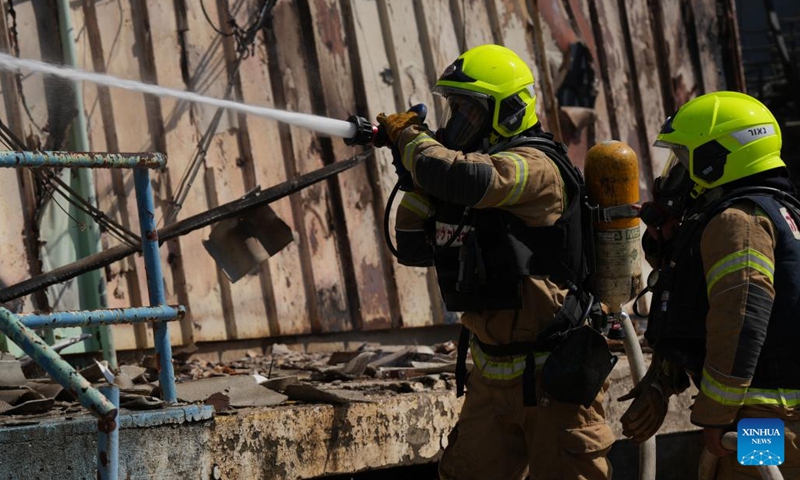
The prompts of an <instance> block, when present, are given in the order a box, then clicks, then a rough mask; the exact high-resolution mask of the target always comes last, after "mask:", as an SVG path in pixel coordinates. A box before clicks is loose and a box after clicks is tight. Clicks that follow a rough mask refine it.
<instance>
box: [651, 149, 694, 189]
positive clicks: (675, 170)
mask: <svg viewBox="0 0 800 480" xmlns="http://www.w3.org/2000/svg"><path fill="white" fill-rule="evenodd" d="M653 146H655V147H663V148H669V149H670V154H669V158H668V159H667V161H666V163H665V164H664V169H663V170H662V171H661V175H660V178H661V180H660V185H659V187H660V189H661V190H662V191H663V192H671V191H675V190H677V189H679V188H682V187H684V186H685V185H686V183H687V182H688V180H689V149H688V148H686V146H684V145H676V144H671V143H666V142H662V141H657V142H655V143H654V144H653Z"/></svg>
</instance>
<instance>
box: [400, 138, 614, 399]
mask: <svg viewBox="0 0 800 480" xmlns="http://www.w3.org/2000/svg"><path fill="white" fill-rule="evenodd" d="M521 146H530V147H533V148H536V149H537V150H540V151H541V152H543V153H544V154H546V155H547V157H548V158H549V159H550V160H551V161H553V162H554V163H555V164H556V166H557V168H558V170H559V172H560V173H561V176H562V178H563V181H564V184H565V187H566V190H567V192H568V202H567V206H566V208H565V211H564V212H563V214H562V217H561V218H559V220H557V221H556V223H555V224H554V225H552V226H547V227H528V226H526V225H524V223H523V222H522V220H521V219H519V218H517V217H516V216H514V215H512V214H511V213H509V212H506V211H503V210H499V209H479V210H476V209H472V208H470V207H463V206H462V207H461V212H460V215H459V220H458V225H457V226H456V227H455V229H454V230H453V231H452V234H451V236H450V238H448V239H447V240H446V241H445V242H444V243H443V244H442V245H436V242H435V241H433V242H432V243H433V246H432V257H433V259H434V261H437V260H441V259H442V258H444V257H446V256H448V255H450V256H451V265H452V261H453V258H452V257H454V256H455V255H457V261H458V277H457V280H455V281H450V282H448V281H443V280H442V279H443V275H440V276H439V280H440V289H441V290H442V295H443V297H444V299H445V304H446V305H447V306H448V310H452V311H466V310H482V309H519V308H520V307H521V297H518V296H519V295H520V292H519V287H518V286H519V282H520V281H521V279H522V278H523V277H524V276H529V275H547V276H548V277H549V278H550V279H551V280H552V281H553V282H555V283H556V284H557V285H559V286H561V287H562V288H565V289H567V290H568V294H567V296H566V298H565V301H564V304H563V305H562V307H561V309H560V310H559V311H558V313H557V314H556V318H555V321H554V323H553V325H551V326H550V327H548V328H547V329H546V330H545V331H543V332H542V333H541V334H540V335H539V337H538V338H537V340H536V341H533V342H517V343H512V344H506V345H488V344H485V343H483V342H480V341H479V340H478V339H477V338H474V337H473V338H472V341H473V342H476V343H477V344H478V346H479V347H480V348H481V349H482V350H483V351H484V352H485V353H486V354H488V355H490V356H495V357H504V356H518V355H525V357H526V367H525V370H524V373H523V397H524V402H525V405H536V393H535V378H534V375H535V371H536V365H535V360H534V352H537V351H538V352H543V351H548V352H551V353H550V356H549V357H548V361H547V362H546V363H545V366H544V369H543V372H542V374H543V384H544V389H545V391H547V393H548V394H549V395H550V396H551V397H553V398H555V399H556V400H559V401H564V402H569V403H578V404H583V405H586V406H588V405H589V404H591V402H592V401H593V400H594V398H595V396H596V395H597V392H598V391H599V390H600V388H602V384H603V382H604V380H605V378H606V377H607V375H608V374H609V373H610V371H611V369H612V368H613V365H614V362H613V360H614V358H613V356H612V355H610V353H609V351H608V347H607V345H606V343H605V339H604V338H603V337H602V335H601V334H600V333H599V332H598V331H597V330H598V329H599V327H600V325H598V323H599V320H598V319H599V318H601V317H602V311H601V310H600V305H599V302H596V301H595V298H594V296H593V295H592V293H591V291H590V288H589V287H588V285H589V282H588V279H589V276H590V274H591V273H592V272H593V271H594V244H593V234H592V229H593V226H592V220H593V219H596V218H598V216H601V215H604V216H606V217H608V216H613V215H615V213H614V212H611V211H603V212H600V211H599V209H598V208H597V207H595V206H592V205H590V204H589V201H588V197H587V193H586V187H585V182H584V179H583V174H582V173H581V171H580V170H579V169H578V168H577V167H575V166H574V165H573V164H572V162H571V161H570V160H569V158H568V157H567V150H566V147H565V146H564V145H563V144H561V143H558V142H555V141H553V139H552V135H551V134H549V133H546V132H542V131H541V130H539V129H532V130H529V131H527V132H524V133H523V134H520V135H518V136H516V137H514V138H511V139H508V140H506V141H501V142H500V143H497V144H495V145H494V146H492V147H491V148H488V149H486V151H487V153H489V154H491V153H493V152H498V151H501V150H508V149H512V148H516V147H521ZM393 155H394V156H395V157H394V158H395V160H394V163H395V167H396V168H398V170H399V171H400V170H401V169H400V168H399V167H398V166H397V163H396V162H399V151H397V149H396V148H394V149H393ZM398 190H404V191H410V190H413V182H408V183H404V182H403V177H402V176H400V177H399V178H398V182H397V184H396V185H395V187H394V188H393V190H392V193H391V194H390V196H389V199H388V202H387V203H388V204H387V207H386V213H385V216H384V233H385V237H386V239H387V243H388V246H389V250H390V251H391V252H392V254H393V255H395V256H396V257H398V258H401V253H400V252H398V251H397V249H396V248H395V246H394V245H392V243H391V240H390V232H389V212H390V211H391V206H392V204H393V202H394V198H395V195H396V193H397V191H398ZM481 218H483V219H486V218H492V219H497V220H496V224H497V225H499V227H500V228H499V230H500V231H502V232H505V235H504V239H505V240H506V244H505V245H504V246H503V248H502V249H501V250H504V251H507V252H509V254H510V255H511V256H512V257H513V260H514V262H515V264H516V268H514V269H513V270H510V271H511V272H512V273H511V274H510V275H514V276H516V278H515V279H514V280H513V282H514V284H515V285H516V286H517V287H516V291H515V292H514V294H515V295H516V296H517V297H516V298H513V299H509V298H506V299H501V300H500V301H499V302H495V303H494V304H492V305H491V306H489V307H487V306H482V307H480V308H478V307H477V306H476V305H475V302H476V301H477V300H476V299H481V298H483V299H485V298H486V297H487V295H485V294H482V293H481V291H480V290H479V288H480V286H481V282H485V281H486V280H487V279H486V273H487V266H486V263H485V262H484V260H486V257H485V256H483V254H484V253H485V252H482V251H481V249H480V244H479V242H478V241H477V235H480V233H479V232H477V230H480V228H477V229H476V228H473V227H474V226H475V225H476V222H480V219H481ZM476 219H477V220H476ZM467 226H469V227H470V228H469V230H468V231H467V232H466V233H465V234H464V235H462V233H463V232H464V231H465V229H466V228H467ZM427 230H428V231H429V232H430V228H428V229H427ZM457 239H463V243H462V244H461V245H460V246H458V245H457V248H458V253H457V254H455V255H454V252H452V250H453V248H451V247H453V246H454V243H455V241H456V240H457ZM454 248H455V247H454ZM404 263H407V264H408V262H404ZM489 263H490V262H489ZM437 271H438V268H437ZM488 283H490V284H491V282H488ZM503 290H508V289H506V288H503ZM511 290H513V288H512V289H511ZM503 302H505V304H503ZM587 318H592V320H593V321H592V325H591V326H586V328H580V327H581V326H582V325H583V324H584V321H585V320H586V319H587ZM567 338H570V341H569V342H565V341H564V340H566V339H567ZM469 344H470V332H469V330H467V329H466V328H463V329H462V332H461V336H460V339H459V342H458V361H457V364H456V384H457V385H456V393H457V395H458V396H461V395H462V394H463V392H464V386H465V382H466V373H467V370H466V357H467V349H468V347H469ZM562 345H563V347H562V348H559V346H562ZM578 363H580V367H581V368H575V367H576V364H578Z"/></svg>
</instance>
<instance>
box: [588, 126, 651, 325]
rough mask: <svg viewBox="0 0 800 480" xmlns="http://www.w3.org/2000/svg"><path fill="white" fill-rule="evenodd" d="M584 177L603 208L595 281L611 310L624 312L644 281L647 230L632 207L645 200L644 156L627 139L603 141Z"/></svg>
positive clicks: (591, 155)
mask: <svg viewBox="0 0 800 480" xmlns="http://www.w3.org/2000/svg"><path fill="white" fill-rule="evenodd" d="M584 176H585V177H586V187H587V193H588V195H589V202H590V203H592V204H593V205H596V206H598V207H599V210H600V212H601V215H600V218H598V219H595V222H594V244H595V270H596V271H595V274H594V276H593V278H592V286H593V289H594V292H595V294H596V295H597V296H598V297H599V298H600V301H601V302H603V303H604V304H605V305H606V306H607V307H608V309H609V313H611V314H614V313H619V312H621V310H622V306H623V305H625V304H626V303H628V302H629V301H631V300H632V299H633V298H634V297H635V296H636V294H637V293H638V292H639V290H640V289H641V283H642V255H641V253H640V252H641V230H640V229H639V218H638V217H636V215H635V212H636V211H635V210H634V209H633V208H632V205H633V204H638V202H639V159H638V158H637V156H636V152H634V151H633V149H632V148H631V147H630V146H628V145H627V144H625V143H623V142H620V141H616V140H611V141H607V142H601V143H598V144H597V145H595V146H593V147H592V148H590V149H589V151H588V152H587V153H586V162H585V164H584ZM610 207H617V208H611V210H609V208H610ZM603 212H605V213H606V215H605V216H604V215H603Z"/></svg>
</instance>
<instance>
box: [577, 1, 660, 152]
mask: <svg viewBox="0 0 800 480" xmlns="http://www.w3.org/2000/svg"><path fill="white" fill-rule="evenodd" d="M589 8H590V15H591V17H590V18H591V20H592V26H593V28H594V29H595V31H599V32H601V33H600V35H599V38H598V39H597V40H596V43H597V45H598V57H599V68H600V70H601V72H602V76H601V82H602V85H603V88H604V89H605V94H606V106H607V108H608V117H609V123H610V129H611V137H612V138H613V139H616V140H620V141H623V142H625V143H627V144H628V145H630V146H631V148H633V149H634V151H636V152H637V154H639V155H640V156H641V152H642V148H643V147H644V146H643V145H642V142H641V136H640V134H639V130H638V129H639V124H638V122H637V118H636V111H635V107H634V98H633V89H632V85H631V68H630V64H629V60H628V59H629V55H628V48H629V46H628V45H627V44H626V42H627V41H629V39H628V38H626V37H625V35H624V34H623V32H622V23H621V18H622V17H621V15H624V14H625V12H620V10H619V2H617V1H616V0H590V1H589ZM601 40H602V41H601ZM601 45H602V47H600V46H601ZM644 148H646V147H644Z"/></svg>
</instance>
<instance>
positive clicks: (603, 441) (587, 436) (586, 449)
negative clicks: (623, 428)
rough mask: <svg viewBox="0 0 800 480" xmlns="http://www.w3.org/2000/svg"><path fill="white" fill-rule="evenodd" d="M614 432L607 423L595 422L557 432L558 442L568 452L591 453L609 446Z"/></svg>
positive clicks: (612, 441)
mask: <svg viewBox="0 0 800 480" xmlns="http://www.w3.org/2000/svg"><path fill="white" fill-rule="evenodd" d="M614 440H616V439H615V438H614V432H613V431H612V430H611V427H609V426H608V424H607V423H605V422H603V423H595V424H592V425H586V426H584V427H579V428H568V429H565V430H561V431H559V432H558V444H559V446H560V447H561V449H562V450H566V451H567V452H569V453H592V452H599V451H602V450H605V449H607V448H610V447H611V445H612V444H613V443H614Z"/></svg>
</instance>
